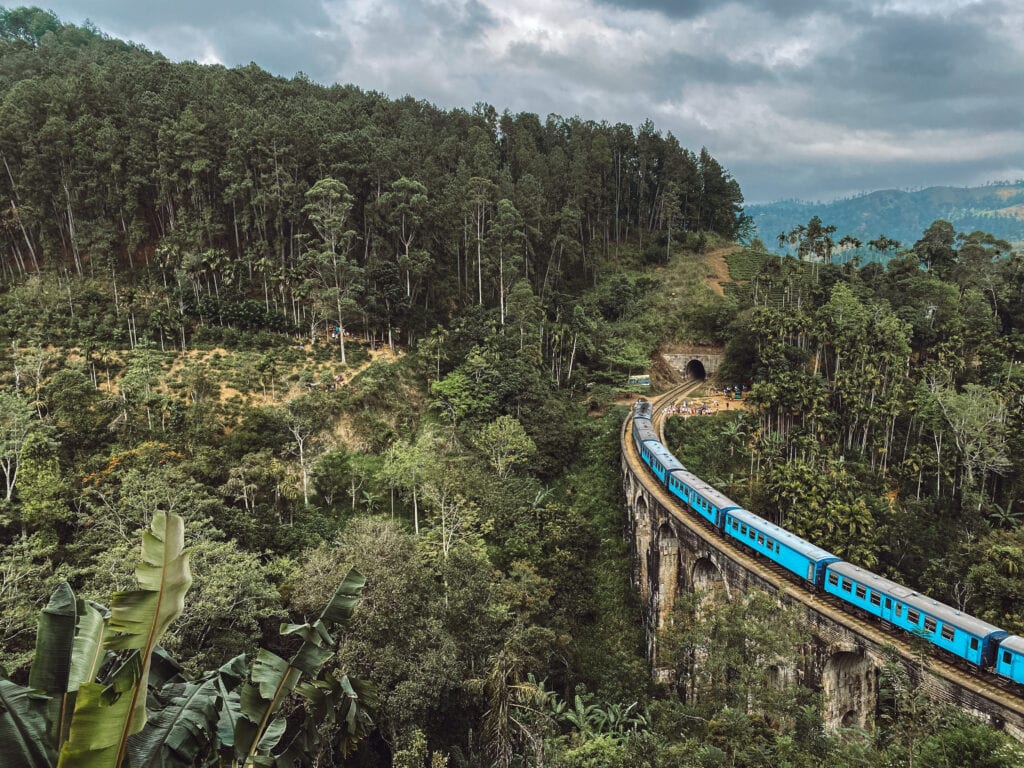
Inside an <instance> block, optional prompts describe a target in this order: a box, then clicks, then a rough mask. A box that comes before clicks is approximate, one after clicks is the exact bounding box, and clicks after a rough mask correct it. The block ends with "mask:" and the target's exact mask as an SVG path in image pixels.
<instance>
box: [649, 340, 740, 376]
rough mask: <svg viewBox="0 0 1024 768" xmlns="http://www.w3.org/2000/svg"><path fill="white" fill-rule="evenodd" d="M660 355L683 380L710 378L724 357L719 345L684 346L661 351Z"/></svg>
mask: <svg viewBox="0 0 1024 768" xmlns="http://www.w3.org/2000/svg"><path fill="white" fill-rule="evenodd" d="M661 356H662V357H663V358H664V360H665V362H666V363H668V364H669V366H671V367H672V369H673V370H674V371H675V372H676V373H678V374H679V376H680V377H681V378H682V380H683V381H690V380H693V379H710V378H714V376H715V374H717V373H718V367H719V366H720V365H721V364H722V361H723V360H724V359H725V350H724V349H722V348H721V347H684V348H679V349H674V350H672V351H666V352H662V354H661Z"/></svg>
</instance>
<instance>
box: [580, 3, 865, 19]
mask: <svg viewBox="0 0 1024 768" xmlns="http://www.w3.org/2000/svg"><path fill="white" fill-rule="evenodd" d="M599 2H600V3H601V4H602V5H605V6H609V7H612V8H617V9H622V10H632V11H657V12H658V13H661V14H664V15H665V16H668V17H670V18H674V19H693V18H696V17H698V16H701V15H703V14H705V13H708V12H709V11H712V10H714V9H716V8H721V7H722V6H723V5H730V4H731V5H736V6H744V7H746V8H749V9H751V10H755V11H761V12H764V13H767V14H770V15H771V16H775V17H777V18H782V19H789V18H792V17H794V16H798V15H801V14H808V13H812V12H820V11H822V10H826V9H830V8H840V7H844V6H846V5H848V3H847V2H844V1H843V0H746V1H745V2H741V1H739V0H737V1H736V2H732V3H723V2H721V0H599Z"/></svg>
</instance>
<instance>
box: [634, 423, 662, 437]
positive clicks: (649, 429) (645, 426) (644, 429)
mask: <svg viewBox="0 0 1024 768" xmlns="http://www.w3.org/2000/svg"><path fill="white" fill-rule="evenodd" d="M633 426H635V427H636V431H637V435H638V436H639V438H640V442H641V443H645V442H647V441H648V440H654V441H655V442H658V443H660V442H661V440H660V438H659V437H658V433H657V432H655V431H654V425H653V424H652V423H651V420H650V419H647V418H643V417H638V418H634V419H633Z"/></svg>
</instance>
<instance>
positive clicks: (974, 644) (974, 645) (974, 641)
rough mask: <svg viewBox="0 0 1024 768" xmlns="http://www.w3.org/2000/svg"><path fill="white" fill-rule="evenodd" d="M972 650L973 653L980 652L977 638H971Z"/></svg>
mask: <svg viewBox="0 0 1024 768" xmlns="http://www.w3.org/2000/svg"><path fill="white" fill-rule="evenodd" d="M971 650H972V651H976V650H978V638H976V637H972V638H971Z"/></svg>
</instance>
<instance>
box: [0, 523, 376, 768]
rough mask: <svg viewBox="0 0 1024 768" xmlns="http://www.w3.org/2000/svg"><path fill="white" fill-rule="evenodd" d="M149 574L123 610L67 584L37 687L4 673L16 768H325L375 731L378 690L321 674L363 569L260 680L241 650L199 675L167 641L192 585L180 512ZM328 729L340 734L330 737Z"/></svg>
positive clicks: (41, 641)
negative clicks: (324, 761) (300, 709)
mask: <svg viewBox="0 0 1024 768" xmlns="http://www.w3.org/2000/svg"><path fill="white" fill-rule="evenodd" d="M136 576H137V577H138V580H139V587H140V588H139V589H137V590H133V591H128V592H119V593H117V594H115V595H114V597H113V600H112V603H111V610H110V611H107V609H105V608H103V607H102V606H99V605H97V604H95V603H91V602H89V601H85V600H80V599H78V598H76V597H75V594H74V592H73V591H72V590H71V588H70V587H69V586H68V585H67V584H63V585H61V586H60V587H58V588H57V590H56V591H55V592H54V593H53V595H52V597H51V598H50V601H49V603H48V604H47V606H46V608H44V609H43V611H42V614H41V615H40V620H39V631H38V633H37V635H36V655H35V659H34V662H33V665H32V669H31V672H30V674H29V683H30V685H29V687H24V686H20V685H17V684H16V683H13V682H11V681H10V680H5V679H2V678H0V764H2V765H3V767H4V768H55V766H56V768H193V766H199V765H203V766H208V765H212V764H215V763H216V762H217V760H218V759H219V760H220V764H221V765H229V764H233V765H235V766H270V765H275V764H276V765H278V766H289V767H290V766H294V765H302V766H311V765H313V764H314V763H315V761H316V759H317V756H318V754H321V753H323V752H324V751H327V750H330V751H331V752H334V753H337V752H340V753H342V754H347V753H348V752H349V751H350V750H351V749H352V748H353V747H354V745H355V744H356V743H357V742H358V741H359V740H361V739H362V738H363V737H364V736H366V735H367V734H368V733H369V732H370V729H371V728H372V727H373V722H372V711H373V709H374V708H375V706H376V704H377V695H376V690H375V689H374V688H373V686H372V685H371V684H370V683H368V682H364V681H360V680H357V679H355V678H350V677H349V676H347V675H343V676H340V677H334V676H332V675H329V674H324V675H321V674H320V672H321V669H322V667H323V665H324V663H325V662H326V661H327V659H328V658H330V657H331V656H332V655H333V653H334V641H333V639H332V638H331V636H330V634H329V632H328V630H329V629H330V628H332V627H334V626H343V625H345V624H347V623H348V621H349V619H350V618H351V616H352V611H353V609H354V608H355V606H356V604H357V603H358V602H359V599H360V596H361V592H362V589H363V586H364V584H365V581H366V580H365V578H364V577H363V576H362V575H361V574H360V573H359V572H358V571H356V570H355V569H352V570H350V571H349V572H348V574H347V575H346V577H345V579H344V580H343V581H342V583H341V585H340V586H339V587H338V589H337V591H336V592H335V594H334V596H333V597H332V598H331V600H330V602H329V603H328V604H327V606H326V607H325V608H324V610H323V612H322V613H321V614H320V616H319V618H318V619H317V620H316V621H315V622H313V623H312V624H295V625H283V626H282V628H281V631H282V634H285V635H296V636H298V637H301V638H302V641H303V642H302V645H301V646H300V648H299V650H298V652H297V653H296V654H295V656H294V657H293V658H292V659H291V661H287V662H286V661H285V660H284V659H281V658H280V657H279V656H276V655H275V654H273V653H271V652H269V651H267V650H262V649H261V650H260V652H259V655H258V656H257V658H256V660H255V662H254V664H253V667H252V670H251V672H248V674H247V666H248V665H247V660H246V657H245V656H244V655H240V656H237V657H235V658H234V659H232V660H231V661H229V662H228V663H227V664H225V665H224V666H222V667H221V668H220V669H218V670H215V671H213V672H208V673H206V674H205V675H203V676H202V677H200V678H199V679H198V680H191V679H189V678H188V677H187V676H186V675H185V674H184V673H183V672H182V670H181V667H180V666H178V664H177V663H176V662H175V661H174V660H173V659H172V658H170V656H168V655H167V654H166V652H164V650H163V649H162V648H161V647H160V646H159V645H158V643H159V640H160V638H161V637H162V636H163V634H164V633H165V632H166V630H167V628H168V626H169V625H170V624H171V622H172V621H174V619H175V618H177V617H178V616H179V615H180V614H181V611H182V610H183V608H184V598H185V593H186V592H187V590H188V587H189V585H190V584H191V580H192V577H191V573H190V571H189V567H188V554H187V552H186V551H185V549H184V525H183V523H182V520H181V518H180V517H177V516H175V515H165V514H163V513H158V514H156V515H154V517H153V521H152V526H151V530H150V531H147V532H145V533H144V534H143V546H142V560H141V562H140V563H139V566H138V568H137V569H136ZM106 669H111V670H112V671H111V672H105V673H104V676H103V677H102V678H100V679H99V680H97V675H98V674H99V673H100V671H101V670H106ZM243 683H244V686H243ZM292 693H297V694H298V695H299V696H301V697H302V698H303V699H304V700H305V708H306V712H305V713H304V714H305V715H306V716H305V717H302V718H296V720H295V722H294V723H292V724H291V725H292V727H291V728H289V727H288V726H289V723H288V722H287V721H286V720H285V719H284V718H283V717H280V716H279V715H278V712H279V710H280V708H281V706H282V704H283V703H284V701H285V700H286V699H287V698H288V697H289V696H290V695H291V694H292ZM147 708H148V712H147ZM325 733H333V734H335V736H334V738H333V739H332V740H331V741H330V742H327V741H325V739H324V735H325ZM279 742H281V745H280V746H279Z"/></svg>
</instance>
